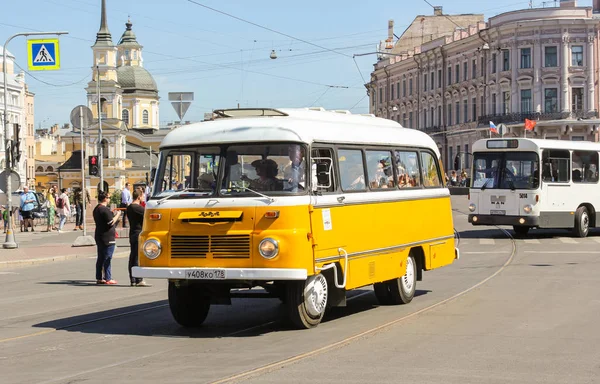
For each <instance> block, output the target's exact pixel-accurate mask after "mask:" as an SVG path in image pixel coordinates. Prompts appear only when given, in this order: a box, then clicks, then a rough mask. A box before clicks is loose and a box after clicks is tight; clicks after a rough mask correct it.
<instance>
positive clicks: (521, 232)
mask: <svg viewBox="0 0 600 384" xmlns="http://www.w3.org/2000/svg"><path fill="white" fill-rule="evenodd" d="M513 229H514V230H515V234H517V236H525V235H527V232H529V227H528V226H526V225H513Z"/></svg>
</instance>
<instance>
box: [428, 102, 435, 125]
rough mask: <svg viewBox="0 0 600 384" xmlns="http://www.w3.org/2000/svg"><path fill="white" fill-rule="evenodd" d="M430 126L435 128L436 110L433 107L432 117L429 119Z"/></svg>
mask: <svg viewBox="0 0 600 384" xmlns="http://www.w3.org/2000/svg"><path fill="white" fill-rule="evenodd" d="M429 124H431V126H432V127H433V126H435V108H433V107H431V115H430V118H429Z"/></svg>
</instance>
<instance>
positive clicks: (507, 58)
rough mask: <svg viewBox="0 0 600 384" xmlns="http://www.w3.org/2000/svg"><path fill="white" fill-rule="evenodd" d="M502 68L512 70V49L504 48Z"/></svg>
mask: <svg viewBox="0 0 600 384" xmlns="http://www.w3.org/2000/svg"><path fill="white" fill-rule="evenodd" d="M502 70H503V71H509V70H510V51H509V50H508V49H504V50H502Z"/></svg>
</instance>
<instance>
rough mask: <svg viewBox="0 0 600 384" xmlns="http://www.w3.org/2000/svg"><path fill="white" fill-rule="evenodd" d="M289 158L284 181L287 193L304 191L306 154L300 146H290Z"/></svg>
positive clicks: (284, 172)
mask: <svg viewBox="0 0 600 384" xmlns="http://www.w3.org/2000/svg"><path fill="white" fill-rule="evenodd" d="M288 156H289V158H290V162H289V164H288V165H286V166H285V168H284V169H283V179H284V182H283V183H284V187H283V189H284V190H285V191H290V192H298V190H301V191H302V190H304V187H305V186H306V185H305V181H304V175H305V162H304V152H303V150H302V147H301V146H300V145H298V144H290V145H289V146H288Z"/></svg>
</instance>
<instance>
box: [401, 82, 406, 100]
mask: <svg viewBox="0 0 600 384" xmlns="http://www.w3.org/2000/svg"><path fill="white" fill-rule="evenodd" d="M402 97H406V79H404V80H402Z"/></svg>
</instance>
